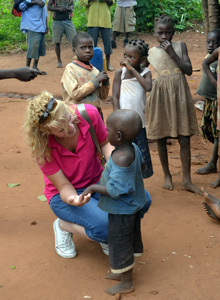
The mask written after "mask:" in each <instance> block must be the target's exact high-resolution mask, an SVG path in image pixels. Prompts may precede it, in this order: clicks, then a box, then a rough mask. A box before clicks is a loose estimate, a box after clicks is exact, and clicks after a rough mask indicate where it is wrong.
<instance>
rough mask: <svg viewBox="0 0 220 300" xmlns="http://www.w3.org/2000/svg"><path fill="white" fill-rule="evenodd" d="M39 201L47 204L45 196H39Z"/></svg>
mask: <svg viewBox="0 0 220 300" xmlns="http://www.w3.org/2000/svg"><path fill="white" fill-rule="evenodd" d="M37 199H38V200H40V201H42V202H47V199H46V197H45V196H44V195H41V196H38V197H37Z"/></svg>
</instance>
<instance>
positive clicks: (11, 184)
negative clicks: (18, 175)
mask: <svg viewBox="0 0 220 300" xmlns="http://www.w3.org/2000/svg"><path fill="white" fill-rule="evenodd" d="M19 185H20V183H8V187H10V188H12V187H16V186H19Z"/></svg>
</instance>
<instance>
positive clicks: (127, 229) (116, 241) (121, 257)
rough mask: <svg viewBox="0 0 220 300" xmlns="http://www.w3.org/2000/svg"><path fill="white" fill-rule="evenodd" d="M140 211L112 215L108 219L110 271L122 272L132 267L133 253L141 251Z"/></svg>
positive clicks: (140, 252)
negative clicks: (131, 213) (130, 213)
mask: <svg viewBox="0 0 220 300" xmlns="http://www.w3.org/2000/svg"><path fill="white" fill-rule="evenodd" d="M140 219H141V218H140V212H136V213H135V214H133V215H112V214H109V217H108V220H109V225H108V245H109V260H110V266H111V271H112V273H124V272H127V271H129V270H130V269H132V268H133V267H134V253H135V254H137V256H138V254H140V255H141V254H142V253H143V243H142V239H141V230H140Z"/></svg>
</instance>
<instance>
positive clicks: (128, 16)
mask: <svg viewBox="0 0 220 300" xmlns="http://www.w3.org/2000/svg"><path fill="white" fill-rule="evenodd" d="M135 25H136V17H135V12H134V7H133V6H130V7H120V6H117V7H116V10H115V15H114V20H113V22H112V31H117V32H132V31H134V30H135Z"/></svg>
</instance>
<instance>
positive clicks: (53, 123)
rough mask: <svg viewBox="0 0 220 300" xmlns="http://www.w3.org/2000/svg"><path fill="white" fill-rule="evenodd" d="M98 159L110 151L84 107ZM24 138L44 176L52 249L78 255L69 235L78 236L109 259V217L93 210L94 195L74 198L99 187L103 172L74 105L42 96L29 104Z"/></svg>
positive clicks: (90, 109) (93, 114)
mask: <svg viewBox="0 0 220 300" xmlns="http://www.w3.org/2000/svg"><path fill="white" fill-rule="evenodd" d="M85 108H86V110H87V113H88V115H89V117H90V119H91V121H92V123H93V126H94V129H95V131H96V135H97V138H98V141H99V144H100V147H101V150H102V152H103V154H104V155H105V157H106V159H108V158H109V156H110V154H111V151H112V150H113V147H112V146H111V145H110V144H109V143H108V140H107V130H106V127H105V125H104V123H103V121H102V119H101V117H100V114H99V112H98V110H97V109H96V108H95V107H94V106H92V105H89V104H85ZM24 126H25V133H26V139H27V142H28V144H29V146H30V147H31V151H32V155H33V156H34V157H35V158H36V159H37V162H38V164H39V167H40V169H41V171H42V172H43V175H44V181H45V196H46V198H47V200H48V203H49V205H50V207H51V209H52V211H53V212H54V214H55V215H56V216H57V219H56V220H55V221H54V224H53V229H54V234H55V249H56V252H57V254H58V255H60V256H62V257H64V258H73V257H75V256H76V255H77V251H76V249H75V245H74V243H73V239H72V235H73V234H79V235H81V236H83V237H86V238H88V239H90V240H93V241H97V242H99V243H100V244H101V246H102V249H103V252H104V253H105V254H107V255H108V247H107V241H108V214H107V213H106V212H104V211H102V210H101V209H99V208H98V207H97V203H98V198H99V194H96V193H94V194H92V196H91V197H90V195H89V196H86V197H84V198H83V197H82V196H79V195H80V194H81V193H82V192H83V190H84V189H85V188H86V187H88V186H89V185H91V184H95V183H98V182H99V179H100V177H101V173H102V171H103V168H102V166H101V163H100V160H99V159H98V157H97V150H96V147H95V145H94V143H93V140H92V137H91V135H90V133H89V127H90V125H89V124H88V123H87V121H86V120H84V119H83V118H82V117H81V116H80V114H79V112H78V109H77V106H76V105H72V106H68V105H67V104H66V103H64V102H63V101H60V100H56V99H54V97H53V95H52V94H50V93H48V92H43V93H42V94H40V95H39V96H37V97H35V98H34V99H33V100H31V101H30V102H29V104H28V107H27V115H26V121H25V124H24Z"/></svg>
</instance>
